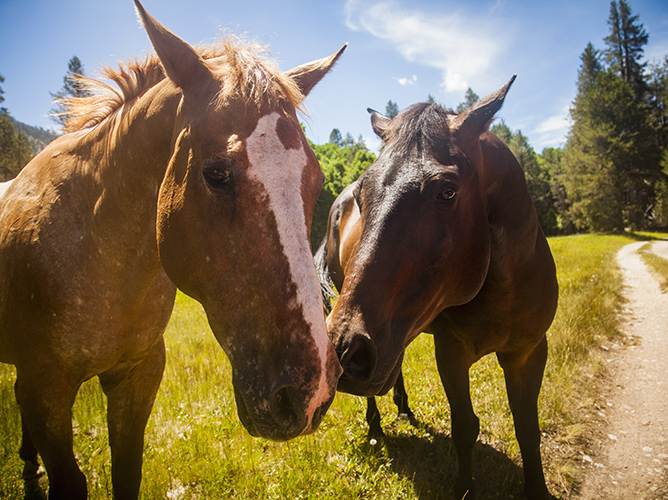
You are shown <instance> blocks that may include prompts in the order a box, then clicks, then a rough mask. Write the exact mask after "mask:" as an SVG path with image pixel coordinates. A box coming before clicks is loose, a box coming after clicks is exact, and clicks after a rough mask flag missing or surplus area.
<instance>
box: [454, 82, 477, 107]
mask: <svg viewBox="0 0 668 500" xmlns="http://www.w3.org/2000/svg"><path fill="white" fill-rule="evenodd" d="M479 99H480V97H479V96H478V94H476V93H475V92H473V89H472V88H471V87H469V88H468V89H467V90H466V94H464V101H463V102H460V103H459V105H458V106H457V113H458V114H459V113H461V112H462V111H465V110H467V109H468V108H470V107H471V106H472V105H474V104H475V103H476V102H478V100H479Z"/></svg>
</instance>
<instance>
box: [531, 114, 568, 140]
mask: <svg viewBox="0 0 668 500" xmlns="http://www.w3.org/2000/svg"><path fill="white" fill-rule="evenodd" d="M568 110H569V107H568V106H566V107H565V108H563V109H562V110H561V111H560V112H559V113H558V114H556V115H553V116H550V117H549V118H547V119H546V120H543V121H542V122H540V123H539V124H538V125H537V126H536V127H535V128H534V130H533V131H532V132H531V135H532V136H533V137H535V141H536V144H535V148H536V149H537V150H539V149H541V148H542V147H546V146H548V145H554V144H560V143H561V144H563V143H564V142H565V138H566V135H567V134H568V130H569V129H570V126H571V121H570V115H569V111H568Z"/></svg>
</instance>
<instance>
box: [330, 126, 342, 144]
mask: <svg viewBox="0 0 668 500" xmlns="http://www.w3.org/2000/svg"><path fill="white" fill-rule="evenodd" d="M329 142H331V143H332V144H336V145H337V146H339V147H341V146H342V145H343V136H342V135H341V131H340V130H339V129H338V128H335V129H332V133H331V134H329Z"/></svg>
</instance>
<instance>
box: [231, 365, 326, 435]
mask: <svg viewBox="0 0 668 500" xmlns="http://www.w3.org/2000/svg"><path fill="white" fill-rule="evenodd" d="M338 373H339V372H337V373H336V376H337V378H338ZM234 378H235V379H236V380H235V381H234V383H233V385H234V396H235V400H236V403H237V413H238V415H239V420H241V423H242V424H243V426H244V427H245V428H246V430H248V432H249V433H250V434H251V435H252V436H254V437H262V438H265V439H270V440H272V441H287V440H289V439H293V438H295V437H297V436H302V435H306V434H311V433H312V432H315V431H316V430H317V429H318V427H319V426H320V422H321V421H322V418H323V417H324V415H325V413H326V412H327V410H328V409H329V407H330V405H331V404H332V401H333V400H334V396H335V395H336V381H335V380H333V381H329V384H328V388H329V389H328V391H327V394H325V395H324V396H323V395H321V394H318V391H317V389H315V390H309V389H304V388H300V387H302V386H301V385H298V384H296V383H295V382H294V381H293V380H292V379H290V378H289V377H282V378H279V379H278V381H277V382H276V383H274V384H273V386H271V389H270V390H269V391H267V393H266V395H262V394H261V393H260V391H258V390H256V389H254V388H253V387H251V386H247V385H245V384H243V383H242V382H240V381H241V380H243V378H242V377H238V376H235V377H234Z"/></svg>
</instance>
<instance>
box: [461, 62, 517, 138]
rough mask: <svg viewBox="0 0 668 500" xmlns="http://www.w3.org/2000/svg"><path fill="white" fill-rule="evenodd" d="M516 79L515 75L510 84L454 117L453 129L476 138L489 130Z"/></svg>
mask: <svg viewBox="0 0 668 500" xmlns="http://www.w3.org/2000/svg"><path fill="white" fill-rule="evenodd" d="M516 77H517V75H513V77H512V78H511V79H510V80H509V81H508V83H506V84H505V85H504V86H503V87H501V88H500V89H499V90H497V91H495V92H492V93H491V94H489V95H487V96H485V97H483V98H482V99H480V100H479V101H478V102H476V103H475V104H473V105H472V106H471V107H470V108H468V109H467V110H465V111H463V112H461V113H460V114H458V115H456V116H453V118H452V121H451V124H450V127H451V129H453V130H455V129H456V130H459V131H463V132H465V133H467V134H472V135H475V136H476V137H477V136H479V135H480V134H481V133H483V132H484V131H485V130H487V128H488V127H489V125H490V123H491V122H492V119H494V115H495V114H496V112H497V111H499V109H501V106H502V105H503V101H504V99H505V98H506V94H507V93H508V90H509V89H510V86H511V85H512V84H513V82H514V81H515V78H516Z"/></svg>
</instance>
